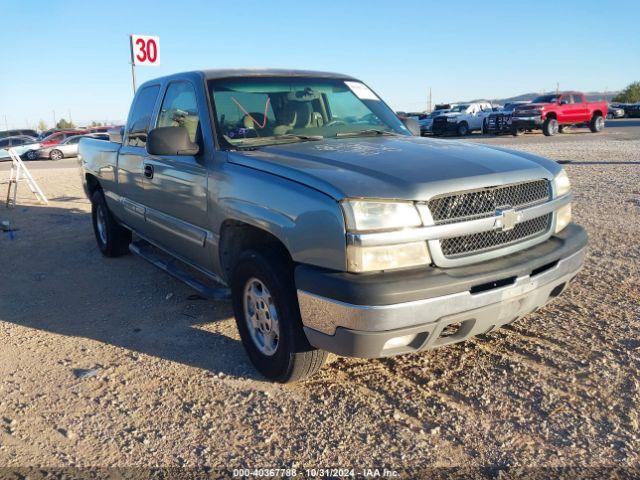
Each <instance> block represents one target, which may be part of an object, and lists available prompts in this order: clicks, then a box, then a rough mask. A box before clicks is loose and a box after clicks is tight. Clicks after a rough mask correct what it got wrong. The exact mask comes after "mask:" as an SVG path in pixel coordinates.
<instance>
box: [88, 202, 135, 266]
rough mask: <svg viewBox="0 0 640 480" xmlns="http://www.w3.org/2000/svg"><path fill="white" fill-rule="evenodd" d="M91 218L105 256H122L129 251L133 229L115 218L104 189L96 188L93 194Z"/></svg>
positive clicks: (99, 245) (97, 239) (97, 240)
mask: <svg viewBox="0 0 640 480" xmlns="http://www.w3.org/2000/svg"><path fill="white" fill-rule="evenodd" d="M91 220H92V223H93V232H94V233H95V236H96V242H97V243H98V248H99V249H100V251H101V252H102V254H103V255H104V256H105V257H120V256H122V255H125V254H127V253H129V244H130V243H131V230H128V229H126V228H124V227H123V226H122V225H120V224H119V223H118V222H117V221H116V220H115V218H113V215H111V212H110V211H109V207H108V206H107V202H106V200H105V199H104V194H103V193H102V190H96V191H95V192H94V193H93V195H92V196H91Z"/></svg>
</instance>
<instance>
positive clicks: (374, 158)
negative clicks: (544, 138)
mask: <svg viewBox="0 0 640 480" xmlns="http://www.w3.org/2000/svg"><path fill="white" fill-rule="evenodd" d="M228 160H229V162H231V163H233V164H237V165H243V166H246V167H250V168H253V169H256V170H261V171H264V172H268V173H271V174H274V175H278V176H280V177H284V178H287V179H290V180H292V181H295V182H298V183H301V184H304V185H307V186H309V187H311V188H314V189H316V190H319V191H321V192H324V193H326V194H327V195H330V196H331V197H333V198H335V199H336V200H341V199H343V198H385V199H403V200H428V199H429V198H431V197H432V196H434V195H438V194H440V193H448V192H452V191H459V190H467V189H473V188H479V187H488V186H494V185H502V184H507V183H516V182H522V181H527V180H535V179H540V178H548V179H551V178H553V176H554V175H555V174H557V173H558V172H559V171H560V169H561V168H560V167H559V166H558V164H556V163H555V162H553V161H551V160H547V159H545V158H542V157H537V156H535V155H531V154H527V153H524V152H515V151H509V150H506V149H502V148H498V147H492V146H488V145H478V144H471V143H466V142H457V141H447V140H440V139H437V140H434V139H427V138H421V137H408V136H407V137H404V136H397V137H390V136H384V137H383V136H381V137H359V138H348V139H347V138H342V139H324V140H320V141H309V142H300V143H290V144H284V145H277V146H270V147H261V148H259V149H257V150H253V151H230V152H229V157H228Z"/></svg>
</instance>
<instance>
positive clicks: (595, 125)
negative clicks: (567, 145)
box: [589, 115, 604, 133]
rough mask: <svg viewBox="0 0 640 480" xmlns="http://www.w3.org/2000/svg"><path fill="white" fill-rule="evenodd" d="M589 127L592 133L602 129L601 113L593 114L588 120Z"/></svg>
mask: <svg viewBox="0 0 640 480" xmlns="http://www.w3.org/2000/svg"><path fill="white" fill-rule="evenodd" d="M589 129H590V130H591V131H592V132H593V133H599V132H601V131H602V130H603V129H604V117H603V116H602V115H594V116H593V117H591V121H590V122H589Z"/></svg>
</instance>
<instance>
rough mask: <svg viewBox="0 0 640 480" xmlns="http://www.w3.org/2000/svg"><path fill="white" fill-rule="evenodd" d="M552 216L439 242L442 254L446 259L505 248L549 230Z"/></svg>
mask: <svg viewBox="0 0 640 480" xmlns="http://www.w3.org/2000/svg"><path fill="white" fill-rule="evenodd" d="M551 219H552V214H551V213H548V214H547V215H543V216H541V217H537V218H534V219H531V220H527V221H525V222H522V223H518V224H517V225H516V226H515V227H514V228H513V230H508V231H504V232H502V231H498V230H493V231H490V232H481V233H474V234H472V235H464V236H461V237H453V238H445V239H443V240H440V247H441V248H442V253H443V254H444V256H445V257H447V258H452V257H458V256H466V255H469V254H476V253H482V252H486V251H488V250H494V249H496V248H502V247H506V246H508V245H511V244H514V243H518V242H522V241H524V240H528V239H531V238H535V237H537V236H539V235H543V234H544V233H546V232H547V231H548V230H549V229H550V228H551Z"/></svg>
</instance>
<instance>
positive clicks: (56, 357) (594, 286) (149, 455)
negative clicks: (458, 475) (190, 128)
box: [0, 133, 640, 477]
mask: <svg viewBox="0 0 640 480" xmlns="http://www.w3.org/2000/svg"><path fill="white" fill-rule="evenodd" d="M589 137H590V138H589V141H588V142H584V141H582V139H581V135H580V134H578V133H574V134H570V135H563V136H561V137H558V138H557V139H549V138H542V137H541V136H540V135H532V136H525V137H523V138H518V139H512V138H510V137H509V138H503V139H481V141H488V142H491V143H502V144H505V145H508V146H511V147H514V148H521V149H524V150H529V151H532V152H535V153H540V154H543V155H547V156H549V157H551V158H554V159H557V160H564V161H571V162H570V163H567V165H566V168H567V170H568V172H569V175H570V177H571V179H572V182H573V185H574V189H575V203H574V212H575V219H576V220H577V221H578V222H579V223H581V224H582V225H584V226H585V227H586V228H587V230H588V231H589V235H590V247H589V255H588V259H587V262H586V266H585V268H584V270H583V273H582V274H581V275H580V276H579V277H578V279H577V282H576V283H575V284H574V285H573V286H572V287H571V288H570V289H569V290H568V291H567V292H566V293H565V294H564V295H563V296H562V297H561V298H559V299H558V300H556V301H555V302H553V303H552V304H551V305H549V306H547V307H546V308H544V309H542V310H540V311H539V312H537V313H535V314H532V315H530V316H529V317H527V318H525V319H524V320H521V321H519V322H518V323H516V324H514V325H512V326H510V327H507V328H505V329H502V330H499V331H497V332H495V333H492V334H490V335H489V336H488V337H487V338H484V339H475V340H472V341H468V342H466V343H464V344H459V345H456V346H452V347H448V348H444V349H440V350H437V351H432V352H427V353H422V354H419V355H412V356H403V357H397V358H392V359H385V360H375V361H365V360H356V359H338V360H336V361H334V362H333V363H331V364H329V365H327V366H326V367H325V368H324V369H323V370H322V372H321V373H320V374H319V375H318V376H317V377H315V378H314V379H312V380H310V381H307V382H304V383H301V384H297V385H292V386H280V385H272V384H269V383H267V382H265V381H263V380H262V379H261V378H259V377H257V376H256V374H255V373H254V371H253V369H252V367H251V365H250V364H249V363H248V361H247V359H246V358H245V355H244V352H243V350H242V347H241V345H240V343H239V339H238V336H237V332H236V329H235V325H234V321H233V318H232V316H231V315H232V314H231V308H230V306H229V304H227V303H214V302H209V301H203V300H196V299H193V297H192V296H191V295H192V294H193V291H191V290H190V289H189V288H188V287H186V286H184V285H182V284H180V283H178V282H176V281H175V280H173V279H172V278H170V277H169V276H167V275H165V274H163V273H162V272H160V271H158V270H156V269H155V268H154V267H153V266H151V265H149V264H147V263H145V262H144V261H143V260H141V259H139V258H137V257H135V256H127V257H124V258H120V259H115V260H113V259H105V258H103V257H102V256H101V255H100V254H99V252H98V250H97V248H96V246H95V241H94V239H93V233H92V231H91V226H90V220H89V215H88V212H89V204H88V201H87V200H86V199H85V198H84V197H83V194H82V191H81V187H80V182H79V175H78V172H77V170H76V169H75V168H74V167H73V166H72V165H73V164H72V163H69V165H70V166H69V167H68V168H57V169H55V170H54V169H49V168H38V169H35V170H34V175H35V177H36V178H37V180H38V181H39V182H40V184H41V186H42V187H43V189H44V190H45V192H46V193H47V194H48V195H49V197H50V198H51V199H52V201H51V204H50V205H49V206H47V207H43V206H39V205H37V204H36V203H35V202H34V201H33V200H32V198H31V197H30V196H29V195H27V193H29V191H28V189H27V188H26V186H25V187H22V189H21V191H20V193H21V194H20V201H19V206H18V207H17V208H15V209H13V210H6V209H5V208H4V207H0V219H7V218H8V219H10V220H11V221H12V223H13V224H14V225H15V227H16V228H19V230H18V231H17V232H15V233H14V237H13V239H11V238H10V236H9V234H8V233H4V234H1V237H0V259H1V261H0V265H2V267H1V268H2V272H0V344H1V345H2V348H1V349H0V465H4V466H11V467H18V466H27V465H43V466H48V467H63V466H81V467H86V466H94V467H95V466H162V467H177V466H181V467H186V466H189V467H203V466H211V467H218V466H226V467H239V466H249V467H266V466H271V467H285V466H296V467H298V468H302V467H322V466H324V467H328V466H331V467H356V468H363V467H372V466H388V467H393V468H413V469H416V470H414V474H412V476H414V477H417V476H419V475H418V474H417V473H415V472H418V471H420V469H423V468H430V467H444V466H454V467H456V466H457V467H459V466H467V467H468V466H471V467H474V466H476V467H482V468H483V469H481V470H479V471H478V472H479V474H482V475H489V476H490V475H493V474H495V473H496V471H497V469H500V468H509V467H526V468H530V467H542V466H546V467H549V466H556V467H557V466H581V467H607V466H609V467H610V466H622V467H625V466H626V467H635V468H640V453H639V452H640V433H639V432H640V414H639V411H638V405H639V404H640V246H639V245H640V242H639V240H638V239H639V238H640V219H639V214H640V140H638V139H636V140H633V139H630V138H627V137H624V138H622V137H620V138H618V137H615V136H601V137H599V138H595V137H596V136H594V135H589ZM636 138H638V137H636ZM2 175H4V173H3V174H2Z"/></svg>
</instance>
